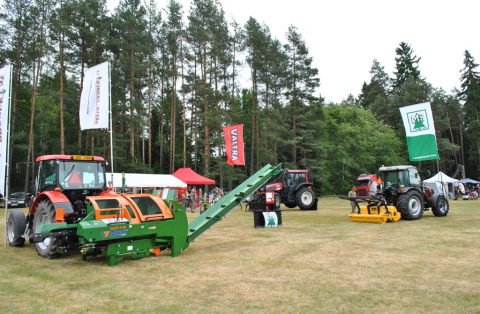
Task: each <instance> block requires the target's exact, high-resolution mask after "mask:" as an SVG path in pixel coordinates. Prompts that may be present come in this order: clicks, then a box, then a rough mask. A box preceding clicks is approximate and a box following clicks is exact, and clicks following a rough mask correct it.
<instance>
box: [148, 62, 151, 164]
mask: <svg viewBox="0 0 480 314" xmlns="http://www.w3.org/2000/svg"><path fill="white" fill-rule="evenodd" d="M148 167H150V168H152V55H150V56H149V59H148Z"/></svg>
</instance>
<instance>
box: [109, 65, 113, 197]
mask: <svg viewBox="0 0 480 314" xmlns="http://www.w3.org/2000/svg"><path fill="white" fill-rule="evenodd" d="M108 87H109V92H108V100H109V110H110V131H109V132H110V162H111V163H112V165H111V166H110V169H111V170H112V176H111V180H112V181H111V182H112V183H111V184H112V188H113V127H112V118H113V112H112V111H113V108H112V68H111V67H110V62H108Z"/></svg>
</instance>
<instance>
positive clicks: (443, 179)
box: [423, 171, 458, 198]
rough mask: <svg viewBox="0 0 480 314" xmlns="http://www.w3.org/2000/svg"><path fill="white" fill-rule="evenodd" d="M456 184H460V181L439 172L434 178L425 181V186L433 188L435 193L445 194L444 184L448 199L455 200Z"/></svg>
mask: <svg viewBox="0 0 480 314" xmlns="http://www.w3.org/2000/svg"><path fill="white" fill-rule="evenodd" d="M455 182H458V180H457V179H453V178H451V177H449V176H447V175H446V174H445V173H443V172H442V171H439V172H438V173H437V174H436V175H434V176H433V177H431V178H429V179H426V180H424V181H423V183H424V185H426V186H428V187H430V188H432V189H433V191H434V192H435V193H443V191H442V189H443V188H442V184H443V186H445V189H446V191H445V194H446V195H447V196H448V198H453V196H454V183H455Z"/></svg>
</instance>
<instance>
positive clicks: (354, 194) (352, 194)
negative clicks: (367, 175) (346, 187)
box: [348, 186, 357, 214]
mask: <svg viewBox="0 0 480 314" xmlns="http://www.w3.org/2000/svg"><path fill="white" fill-rule="evenodd" d="M348 197H357V187H356V186H354V187H353V188H352V190H350V191H349V192H348ZM350 205H351V206H352V214H355V209H356V208H357V203H355V202H352V201H350Z"/></svg>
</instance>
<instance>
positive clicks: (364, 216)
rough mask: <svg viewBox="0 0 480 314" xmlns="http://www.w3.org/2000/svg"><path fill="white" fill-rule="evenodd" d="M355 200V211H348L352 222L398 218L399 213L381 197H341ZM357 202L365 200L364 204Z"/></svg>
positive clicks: (385, 220)
mask: <svg viewBox="0 0 480 314" xmlns="http://www.w3.org/2000/svg"><path fill="white" fill-rule="evenodd" d="M341 198H343V199H346V200H349V201H351V202H355V204H356V205H357V212H356V213H350V214H349V215H348V217H350V219H352V222H369V223H382V224H384V223H386V222H387V221H391V222H395V221H398V220H400V217H401V215H400V213H399V212H398V211H397V208H396V207H395V206H387V205H386V203H385V200H384V199H383V198H381V197H341ZM359 202H366V203H367V205H366V206H360V205H359V204H358V203H359Z"/></svg>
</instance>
